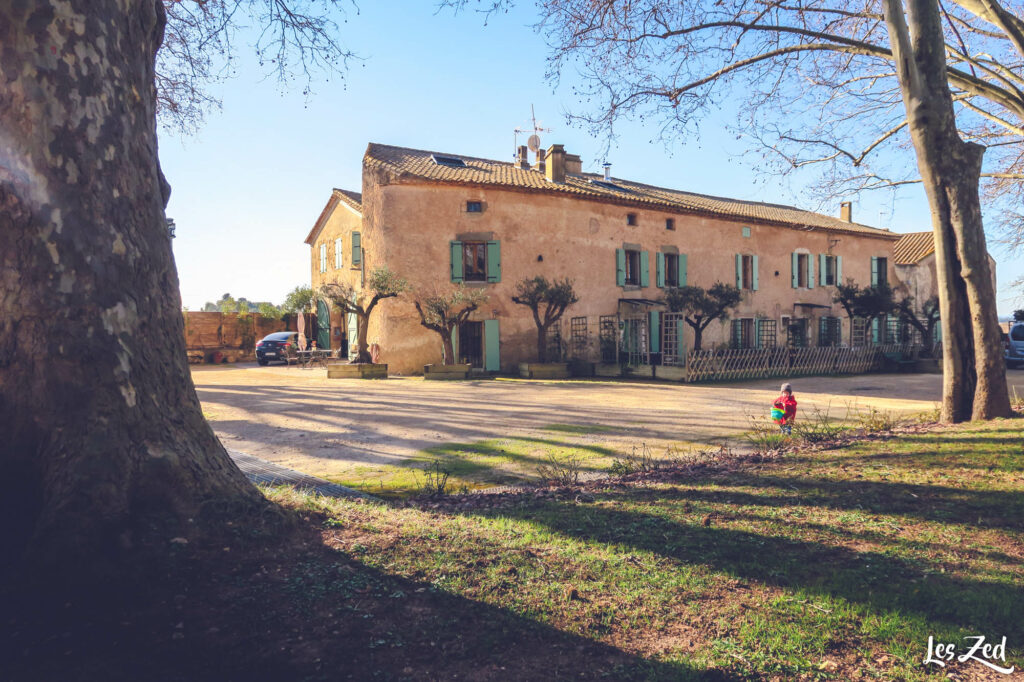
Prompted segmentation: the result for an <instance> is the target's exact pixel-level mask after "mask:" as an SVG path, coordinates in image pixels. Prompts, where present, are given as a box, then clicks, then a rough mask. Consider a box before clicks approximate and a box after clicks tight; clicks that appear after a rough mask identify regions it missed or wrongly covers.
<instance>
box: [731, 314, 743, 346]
mask: <svg viewBox="0 0 1024 682" xmlns="http://www.w3.org/2000/svg"><path fill="white" fill-rule="evenodd" d="M742 334H743V323H742V322H740V321H739V320H733V321H732V347H733V348H739V347H740V337H741V336H742Z"/></svg>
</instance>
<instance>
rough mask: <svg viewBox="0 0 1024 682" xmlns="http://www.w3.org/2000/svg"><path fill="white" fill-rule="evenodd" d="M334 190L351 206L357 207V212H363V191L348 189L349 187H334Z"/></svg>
mask: <svg viewBox="0 0 1024 682" xmlns="http://www.w3.org/2000/svg"><path fill="white" fill-rule="evenodd" d="M334 191H335V192H337V193H338V194H339V195H340V196H339V197H338V198H339V199H341V200H342V201H344V202H345V203H346V204H348V205H349V206H350V207H351V208H353V209H355V210H356V212H358V213H360V214H362V212H363V195H362V194H361V193H359V192H353V191H351V190H347V189H338V188H337V187H335V188H334Z"/></svg>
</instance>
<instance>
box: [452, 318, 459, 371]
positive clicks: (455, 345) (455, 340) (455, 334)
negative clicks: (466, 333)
mask: <svg viewBox="0 0 1024 682" xmlns="http://www.w3.org/2000/svg"><path fill="white" fill-rule="evenodd" d="M452 354H454V355H455V357H454V358H453V359H454V360H455V364H458V363H459V328H458V327H456V328H455V329H453V330H452Z"/></svg>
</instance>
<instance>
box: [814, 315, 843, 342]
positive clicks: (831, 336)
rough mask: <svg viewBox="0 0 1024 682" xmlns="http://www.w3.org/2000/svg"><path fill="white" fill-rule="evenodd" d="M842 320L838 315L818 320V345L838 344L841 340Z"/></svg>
mask: <svg viewBox="0 0 1024 682" xmlns="http://www.w3.org/2000/svg"><path fill="white" fill-rule="evenodd" d="M840 329H841V327H840V321H839V318H838V317H822V318H820V319H819V320H818V345H819V346H838V345H839V342H840V337H841V332H840Z"/></svg>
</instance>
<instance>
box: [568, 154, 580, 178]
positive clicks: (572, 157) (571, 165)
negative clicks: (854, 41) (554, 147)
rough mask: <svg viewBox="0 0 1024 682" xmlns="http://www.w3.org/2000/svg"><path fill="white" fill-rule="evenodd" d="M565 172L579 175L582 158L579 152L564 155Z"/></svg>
mask: <svg viewBox="0 0 1024 682" xmlns="http://www.w3.org/2000/svg"><path fill="white" fill-rule="evenodd" d="M565 172H566V174H572V175H579V174H580V173H582V172H583V160H582V159H581V158H580V155H579V154H566V155H565Z"/></svg>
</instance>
